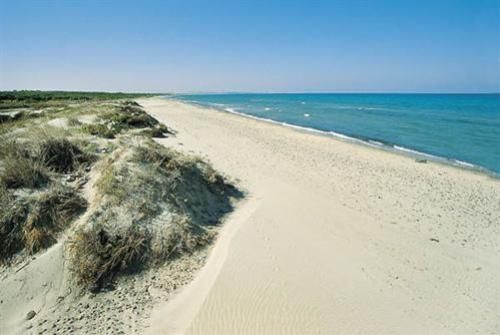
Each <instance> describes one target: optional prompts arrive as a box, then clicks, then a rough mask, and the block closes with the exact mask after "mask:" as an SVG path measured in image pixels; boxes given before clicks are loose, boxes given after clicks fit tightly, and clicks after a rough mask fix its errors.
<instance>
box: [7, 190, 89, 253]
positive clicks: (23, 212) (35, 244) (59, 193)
mask: <svg viewBox="0 0 500 335" xmlns="http://www.w3.org/2000/svg"><path fill="white" fill-rule="evenodd" d="M0 190H1V191H0V194H1V196H0V206H1V207H0V241H1V248H0V263H4V262H6V261H8V260H10V259H11V258H12V257H13V256H14V255H15V254H16V253H18V252H21V251H25V252H26V253H28V254H34V253H36V252H38V251H39V250H41V249H44V248H47V247H49V246H51V245H52V244H54V243H55V242H56V241H57V235H58V234H59V233H60V232H61V231H63V230H64V229H65V228H67V227H68V224H69V223H70V222H71V221H72V220H73V219H74V218H75V217H76V216H77V215H78V214H79V213H81V212H82V210H84V209H85V208H86V205H87V202H86V201H85V200H84V199H83V198H82V197H81V196H80V195H78V194H77V192H76V191H75V190H74V189H71V188H67V187H62V186H60V185H53V186H51V187H49V188H48V189H47V190H44V191H42V192H39V193H35V194H30V195H29V196H16V195H14V193H13V192H10V191H9V190H8V189H6V188H5V187H4V186H0Z"/></svg>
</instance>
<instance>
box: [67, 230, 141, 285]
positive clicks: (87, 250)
mask: <svg viewBox="0 0 500 335" xmlns="http://www.w3.org/2000/svg"><path fill="white" fill-rule="evenodd" d="M149 241H150V237H149V235H148V233H147V231H146V230H144V229H141V228H140V227H138V226H135V225H134V226H130V227H128V228H127V229H126V230H125V231H123V232H122V233H115V234H113V233H110V232H109V231H107V230H106V229H105V228H104V227H103V226H101V225H95V226H93V227H92V228H91V229H90V230H79V231H78V232H77V233H76V234H75V235H74V236H73V238H72V239H71V241H70V244H69V247H70V257H71V259H72V264H73V271H74V272H75V274H76V276H77V279H78V282H79V283H80V284H81V285H83V286H85V287H87V288H89V289H90V290H91V291H94V292H95V291H99V290H101V289H103V288H107V287H109V285H111V284H112V282H113V279H114V278H115V276H117V275H118V274H123V273H133V272H136V271H138V270H139V269H140V268H141V266H142V264H144V262H146V261H147V258H148V254H149V253H148V250H149Z"/></svg>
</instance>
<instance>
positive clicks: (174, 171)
mask: <svg viewBox="0 0 500 335" xmlns="http://www.w3.org/2000/svg"><path fill="white" fill-rule="evenodd" d="M134 97H135V95H123V94H116V95H115V94H109V93H104V94H101V93H79V92H70V93H68V92H50V93H48V92H34V91H22V92H0V109H4V111H2V113H0V115H2V119H0V264H3V265H6V266H8V265H9V264H12V262H13V261H16V262H17V260H18V259H19V260H23V259H25V258H26V257H27V256H28V255H32V254H35V253H38V252H40V251H42V250H44V249H46V248H48V247H50V246H51V245H53V244H55V243H57V242H58V240H60V238H61V236H63V235H64V236H67V239H66V238H65V245H66V246H67V248H65V249H64V250H65V252H66V253H67V255H66V256H67V259H68V260H69V265H70V269H71V270H72V274H73V278H74V279H75V281H76V283H78V284H79V285H80V287H82V288H84V289H88V290H91V291H93V292H98V291H100V290H103V289H109V288H112V287H113V285H114V283H115V282H116V280H118V279H119V278H120V276H123V275H127V274H133V273H137V272H139V271H141V270H143V269H147V268H151V267H154V266H161V265H162V264H164V263H165V262H169V261H172V260H174V259H175V258H176V257H178V256H181V255H184V254H186V253H192V252H194V251H196V250H197V249H198V248H201V247H204V246H206V245H207V244H208V243H209V242H210V241H212V240H213V238H214V237H215V236H216V234H217V224H218V223H219V222H220V220H221V218H222V217H223V216H224V215H225V214H226V213H227V212H229V211H230V210H232V205H233V201H234V199H238V198H240V197H241V196H242V194H241V193H240V192H239V191H238V190H237V189H236V188H235V187H234V186H232V185H231V184H230V183H228V182H227V181H226V179H225V178H224V177H223V176H221V175H220V174H218V173H217V172H216V171H215V170H214V169H213V168H212V167H211V166H210V165H209V164H207V163H205V162H203V161H202V160H201V159H199V158H196V157H190V156H186V155H184V154H181V153H178V152H176V151H173V150H171V149H167V148H165V147H163V146H161V145H159V144H158V143H156V142H155V141H153V140H152V137H166V136H172V135H174V133H173V131H172V130H171V129H169V128H168V127H166V126H165V125H163V124H161V123H159V122H158V121H157V120H156V119H155V118H153V117H152V116H150V115H149V114H147V113H146V112H145V111H144V110H143V108H142V107H141V106H140V105H139V104H138V103H137V102H134V101H130V100H126V99H129V98H134ZM124 98H125V99H124ZM6 106H10V107H9V108H11V110H7V109H6ZM17 107H22V108H25V109H23V110H17V109H16V108H17ZM12 108H13V109H12ZM4 112H5V113H7V114H8V116H7V117H4V116H3V115H7V114H4ZM40 129H41V130H40ZM89 180H90V181H91V183H89V184H88V187H86V188H83V186H84V185H85V184H86V183H87V182H88V181H89ZM88 202H90V203H88ZM82 213H85V215H83V216H81V214H82ZM78 217H80V220H79V221H78V222H79V223H78V225H77V226H76V225H75V224H74V223H75V220H76V219H77V218H78ZM63 233H64V234H63Z"/></svg>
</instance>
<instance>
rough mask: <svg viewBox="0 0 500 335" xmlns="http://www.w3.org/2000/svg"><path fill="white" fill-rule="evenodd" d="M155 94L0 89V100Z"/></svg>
mask: <svg viewBox="0 0 500 335" xmlns="http://www.w3.org/2000/svg"><path fill="white" fill-rule="evenodd" d="M152 95H157V94H150V93H120V92H116V93H115V92H67V91H28V90H22V91H0V103H2V102H9V101H10V102H14V101H17V102H47V101H54V100H56V101H57V100H79V101H82V100H83V101H85V100H113V99H133V98H138V97H143V96H152Z"/></svg>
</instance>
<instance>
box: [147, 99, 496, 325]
mask: <svg viewBox="0 0 500 335" xmlns="http://www.w3.org/2000/svg"><path fill="white" fill-rule="evenodd" d="M140 103H141V104H143V105H144V106H145V108H146V109H147V110H148V111H149V112H150V113H151V114H152V115H153V116H155V117H156V118H158V119H159V120H160V121H162V122H164V123H166V124H168V125H169V126H170V127H172V128H174V129H176V130H177V131H178V134H177V137H176V138H168V139H165V140H160V142H161V143H163V144H165V145H167V146H171V147H175V148H176V149H180V150H184V151H187V152H193V153H195V154H199V155H201V156H204V157H205V158H207V159H208V160H210V161H211V162H212V164H213V165H214V167H215V168H216V169H218V170H220V171H222V172H224V173H226V174H228V175H229V176H231V177H234V178H238V179H239V180H240V186H241V187H243V188H244V189H245V190H246V191H247V193H248V199H247V200H246V201H244V202H243V203H242V204H241V206H240V207H239V208H238V209H237V210H236V211H235V213H233V214H232V215H231V217H230V218H229V220H227V221H226V225H225V227H224V231H223V233H222V234H221V236H220V238H219V239H218V241H217V243H216V245H215V248H214V249H213V251H212V252H211V254H210V256H209V259H208V261H207V263H206V265H205V267H204V268H203V269H202V270H201V271H200V272H199V274H198V275H197V277H196V278H195V279H194V281H192V282H191V284H189V285H188V286H187V287H186V288H185V289H183V290H182V291H181V292H180V293H179V294H178V295H177V296H176V297H175V298H174V299H171V300H170V301H169V302H166V303H164V304H163V305H160V306H159V307H158V308H156V310H154V311H153V313H152V317H151V319H150V320H149V324H150V325H149V326H150V333H152V334H158V333H165V334H175V333H187V334H280V333H282V334H316V333H326V334H338V333H341V334H357V333H358V334H359V333H364V334H423V333H425V334H431V333H432V334H447V333H455V334H456V333H459V334H473V333H480V334H487V333H492V334H493V333H500V287H499V284H498V283H499V282H500V263H499V259H500V225H499V223H500V182H499V181H498V180H495V179H492V178H490V177H487V176H485V175H482V174H479V173H473V172H470V171H465V170H461V169H458V168H454V167H450V166H445V165H440V164H437V163H432V162H429V163H427V164H420V163H416V162H415V159H413V158H410V157H404V156H401V155H397V154H394V153H390V152H386V151H383V150H378V149H373V148H369V147H365V146H363V145H359V144H353V143H347V142H343V141H340V140H336V139H333V138H329V137H325V136H321V135H317V134H312V133H306V132H302V131H298V130H292V129H289V128H286V127H283V126H279V125H275V124H270V123H267V122H262V121H257V120H253V119H249V118H245V117H242V116H237V115H232V114H228V113H224V112H219V111H215V110H209V109H206V108H201V107H197V106H192V105H187V104H184V103H181V102H177V101H174V100H170V101H167V100H163V99H159V98H154V99H147V100H142V101H140Z"/></svg>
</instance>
